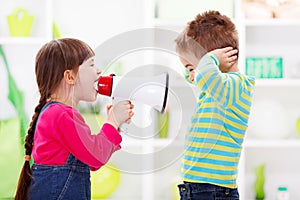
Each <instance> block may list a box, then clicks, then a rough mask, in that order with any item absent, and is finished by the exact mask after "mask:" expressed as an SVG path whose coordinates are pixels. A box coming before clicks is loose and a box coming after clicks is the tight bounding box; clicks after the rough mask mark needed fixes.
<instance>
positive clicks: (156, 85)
mask: <svg viewBox="0 0 300 200" xmlns="http://www.w3.org/2000/svg"><path fill="white" fill-rule="evenodd" d="M95 89H96V90H97V91H98V93H99V94H101V95H105V96H111V97H113V104H115V103H117V102H119V101H122V100H130V101H135V102H139V103H142V104H145V105H148V106H150V107H151V108H153V109H156V110H158V111H159V112H161V113H163V112H164V110H165V108H166V105H167V100H168V92H169V74H168V73H162V74H160V75H156V76H149V77H126V76H124V77H119V76H114V75H110V76H100V77H99V79H98V82H97V83H96V85H95Z"/></svg>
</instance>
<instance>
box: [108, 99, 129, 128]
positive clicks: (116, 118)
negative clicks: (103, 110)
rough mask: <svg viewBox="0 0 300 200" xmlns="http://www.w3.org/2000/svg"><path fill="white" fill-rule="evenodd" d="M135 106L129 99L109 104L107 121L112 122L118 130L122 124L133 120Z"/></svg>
mask: <svg viewBox="0 0 300 200" xmlns="http://www.w3.org/2000/svg"><path fill="white" fill-rule="evenodd" d="M133 108H134V105H133V104H131V102H130V101H128V100H124V101H120V102H118V103H117V104H115V105H109V106H107V123H110V124H111V125H113V126H114V127H115V128H116V129H117V130H118V128H119V127H120V126H121V124H123V123H130V122H131V117H132V116H133V115H134V113H133V111H132V109H133Z"/></svg>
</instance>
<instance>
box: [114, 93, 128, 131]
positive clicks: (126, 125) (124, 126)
mask: <svg viewBox="0 0 300 200" xmlns="http://www.w3.org/2000/svg"><path fill="white" fill-rule="evenodd" d="M123 100H126V99H123V98H120V97H112V104H113V105H115V104H117V103H118V102H120V101H123ZM128 125H129V124H127V123H123V124H121V126H120V130H121V132H122V133H128V130H129V128H128Z"/></svg>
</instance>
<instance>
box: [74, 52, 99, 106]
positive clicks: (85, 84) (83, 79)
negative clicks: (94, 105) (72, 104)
mask: <svg viewBox="0 0 300 200" xmlns="http://www.w3.org/2000/svg"><path fill="white" fill-rule="evenodd" d="M99 74H100V72H98V71H97V69H96V68H95V66H94V57H91V58H89V59H87V60H86V61H84V62H83V63H82V64H81V65H80V66H79V69H78V74H77V78H76V83H75V91H74V92H75V98H76V99H77V100H78V101H81V100H83V101H95V100H96V97H97V91H96V90H95V89H94V83H95V81H97V79H98V76H99Z"/></svg>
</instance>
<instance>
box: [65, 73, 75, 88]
mask: <svg viewBox="0 0 300 200" xmlns="http://www.w3.org/2000/svg"><path fill="white" fill-rule="evenodd" d="M75 79H76V74H75V73H74V71H73V70H70V69H67V70H65V72H64V80H65V81H66V83H67V84H69V85H74V84H75Z"/></svg>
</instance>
